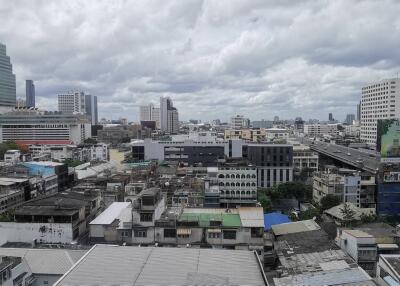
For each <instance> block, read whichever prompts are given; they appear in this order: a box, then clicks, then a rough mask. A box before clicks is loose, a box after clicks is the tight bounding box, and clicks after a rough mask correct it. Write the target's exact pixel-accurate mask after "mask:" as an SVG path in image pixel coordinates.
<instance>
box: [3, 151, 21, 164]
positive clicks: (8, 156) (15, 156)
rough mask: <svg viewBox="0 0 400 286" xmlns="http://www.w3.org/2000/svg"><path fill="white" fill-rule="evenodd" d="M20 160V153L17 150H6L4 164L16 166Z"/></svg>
mask: <svg viewBox="0 0 400 286" xmlns="http://www.w3.org/2000/svg"><path fill="white" fill-rule="evenodd" d="M20 159H21V151H19V150H7V151H6V152H5V153H4V162H6V163H10V164H17V163H19V162H20Z"/></svg>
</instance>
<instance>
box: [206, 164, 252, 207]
mask: <svg viewBox="0 0 400 286" xmlns="http://www.w3.org/2000/svg"><path fill="white" fill-rule="evenodd" d="M204 193H205V194H204V195H205V198H204V199H205V201H204V204H205V206H206V207H211V206H215V207H224V208H230V207H235V206H255V205H256V203H257V169H256V167H255V166H249V165H240V164H236V165H231V166H230V165H228V164H225V165H222V166H219V167H209V168H207V178H206V179H205V188H204Z"/></svg>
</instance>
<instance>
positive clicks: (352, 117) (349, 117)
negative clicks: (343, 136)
mask: <svg viewBox="0 0 400 286" xmlns="http://www.w3.org/2000/svg"><path fill="white" fill-rule="evenodd" d="M355 119H356V116H355V115H354V114H347V115H346V119H345V121H344V123H346V124H348V125H352V124H353V121H354V120H355Z"/></svg>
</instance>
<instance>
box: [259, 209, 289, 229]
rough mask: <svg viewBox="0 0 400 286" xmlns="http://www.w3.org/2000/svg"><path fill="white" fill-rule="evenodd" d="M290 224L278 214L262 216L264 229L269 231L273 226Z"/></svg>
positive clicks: (283, 216) (285, 217)
mask: <svg viewBox="0 0 400 286" xmlns="http://www.w3.org/2000/svg"><path fill="white" fill-rule="evenodd" d="M287 222H291V220H290V219H289V217H288V216H287V215H285V214H281V213H278V212H274V213H267V214H264V229H265V230H270V229H271V227H272V226H273V225H277V224H282V223H287Z"/></svg>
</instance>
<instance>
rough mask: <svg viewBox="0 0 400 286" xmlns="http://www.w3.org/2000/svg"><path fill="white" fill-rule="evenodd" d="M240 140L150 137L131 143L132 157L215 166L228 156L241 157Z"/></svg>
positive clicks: (241, 144) (140, 159)
mask: <svg viewBox="0 0 400 286" xmlns="http://www.w3.org/2000/svg"><path fill="white" fill-rule="evenodd" d="M243 144H244V142H243V141H242V140H229V141H205V140H204V141H203V140H184V141H153V140H151V139H144V140H137V141H133V142H132V143H131V145H132V157H133V158H134V159H135V160H137V161H143V160H146V161H148V160H157V161H159V162H161V161H168V162H177V163H183V164H186V165H189V166H193V165H195V164H196V165H202V166H205V167H207V166H215V164H216V163H217V162H218V161H220V160H224V157H225V156H226V157H228V158H241V157H242V146H243Z"/></svg>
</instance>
